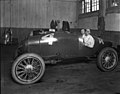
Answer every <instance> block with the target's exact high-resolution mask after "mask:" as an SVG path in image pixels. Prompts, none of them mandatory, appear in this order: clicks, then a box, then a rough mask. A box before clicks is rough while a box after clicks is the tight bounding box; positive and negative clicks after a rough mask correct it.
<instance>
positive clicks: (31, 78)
mask: <svg viewBox="0 0 120 94" xmlns="http://www.w3.org/2000/svg"><path fill="white" fill-rule="evenodd" d="M44 72H45V63H44V61H43V59H42V58H41V57H40V56H39V55H37V54H34V53H26V54H23V55H21V56H19V57H18V58H17V59H16V60H15V61H14V63H13V65H12V77H13V79H14V80H15V81H16V82H18V83H19V84H33V83H35V82H37V81H38V80H40V79H41V78H42V76H43V74H44Z"/></svg>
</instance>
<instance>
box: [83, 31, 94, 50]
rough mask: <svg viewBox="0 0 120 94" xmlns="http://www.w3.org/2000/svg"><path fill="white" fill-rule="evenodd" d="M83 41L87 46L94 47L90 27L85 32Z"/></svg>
mask: <svg viewBox="0 0 120 94" xmlns="http://www.w3.org/2000/svg"><path fill="white" fill-rule="evenodd" d="M82 38H83V43H84V45H85V46H87V47H90V48H93V47H94V44H95V40H94V38H93V37H92V36H91V35H90V29H86V31H85V33H84V34H83V36H82Z"/></svg>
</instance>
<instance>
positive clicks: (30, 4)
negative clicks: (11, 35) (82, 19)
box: [0, 0, 76, 28]
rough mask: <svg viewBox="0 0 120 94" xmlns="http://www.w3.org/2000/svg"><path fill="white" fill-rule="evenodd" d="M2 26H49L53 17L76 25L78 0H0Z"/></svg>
mask: <svg viewBox="0 0 120 94" xmlns="http://www.w3.org/2000/svg"><path fill="white" fill-rule="evenodd" d="M0 9H1V12H0V13H1V14H0V16H1V25H0V27H16V28H49V24H50V22H51V20H52V19H54V20H60V21H63V20H67V21H70V22H72V24H71V26H72V27H74V26H75V21H76V0H0Z"/></svg>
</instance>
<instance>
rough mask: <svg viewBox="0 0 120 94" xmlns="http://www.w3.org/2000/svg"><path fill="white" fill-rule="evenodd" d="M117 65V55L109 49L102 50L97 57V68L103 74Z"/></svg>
mask: <svg viewBox="0 0 120 94" xmlns="http://www.w3.org/2000/svg"><path fill="white" fill-rule="evenodd" d="M117 65H118V54H117V52H116V50H114V49H113V48H110V47H106V48H104V49H102V51H101V52H100V53H99V55H98V61H97V66H98V68H99V69H100V70H102V71H104V72H108V71H112V70H114V69H115V68H116V66H117Z"/></svg>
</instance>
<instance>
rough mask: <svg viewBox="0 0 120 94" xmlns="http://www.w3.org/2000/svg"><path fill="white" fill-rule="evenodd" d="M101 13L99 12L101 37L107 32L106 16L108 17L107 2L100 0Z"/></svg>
mask: <svg viewBox="0 0 120 94" xmlns="http://www.w3.org/2000/svg"><path fill="white" fill-rule="evenodd" d="M99 5H100V6H99V12H98V31H99V32H100V35H99V36H100V37H101V36H102V35H103V32H104V31H105V15H106V0H99Z"/></svg>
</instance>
